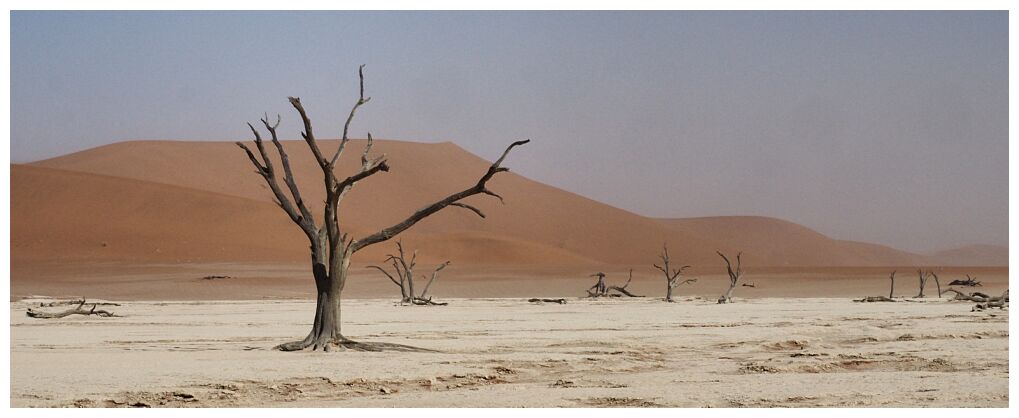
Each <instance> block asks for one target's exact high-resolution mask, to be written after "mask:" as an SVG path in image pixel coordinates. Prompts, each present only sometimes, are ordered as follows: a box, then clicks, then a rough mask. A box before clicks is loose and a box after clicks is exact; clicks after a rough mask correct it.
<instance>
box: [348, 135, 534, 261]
mask: <svg viewBox="0 0 1019 418" xmlns="http://www.w3.org/2000/svg"><path fill="white" fill-rule="evenodd" d="M528 142H531V140H529V139H526V140H523V141H517V142H514V143H512V144H510V146H509V147H506V150H505V151H503V153H502V156H500V157H499V159H498V160H496V161H495V162H494V163H492V165H491V166H489V167H488V171H487V172H485V174H484V175H483V176H481V179H480V180H478V183H477V184H475V185H474V186H473V187H470V188H467V189H465V190H463V191H460V192H457V193H453V194H451V195H449V196H447V197H446V198H444V199H442V200H439V201H438V202H435V203H432V204H430V205H428V206H425V207H423V208H421V209H419V210H418V211H417V212H414V213H413V214H412V215H411V216H410V217H408V218H407V219H405V220H403V221H402V222H400V223H397V224H396V225H393V226H390V227H388V228H384V229H382V230H380V231H378V232H376V233H374V234H371V235H369V236H367V237H364V238H361V239H359V240H356V241H353V242H351V243H350V249H351V251H352V252H357V251H359V250H361V249H363V248H364V247H367V246H369V245H372V244H377V243H380V242H382V241H386V240H388V239H390V238H392V237H394V236H396V235H397V234H399V233H401V232H403V231H405V230H407V228H410V227H411V226H414V224H416V223H418V222H420V221H421V220H422V219H424V218H426V217H428V216H430V215H432V214H434V213H435V212H438V211H440V210H442V209H444V208H446V207H447V206H450V205H452V204H453V203H457V202H458V201H460V200H462V199H464V198H466V197H469V196H473V195H476V194H481V193H485V194H491V192H490V191H489V192H488V193H486V190H487V189H486V185H487V183H488V181H489V180H491V179H492V177H493V176H494V175H495V174H496V173H500V172H503V171H507V170H509V169H508V168H505V167H502V166H501V164H502V161H503V160H504V159H506V155H507V154H509V152H510V150H512V149H513V148H514V147H517V146H520V145H524V144H526V143H528Z"/></svg>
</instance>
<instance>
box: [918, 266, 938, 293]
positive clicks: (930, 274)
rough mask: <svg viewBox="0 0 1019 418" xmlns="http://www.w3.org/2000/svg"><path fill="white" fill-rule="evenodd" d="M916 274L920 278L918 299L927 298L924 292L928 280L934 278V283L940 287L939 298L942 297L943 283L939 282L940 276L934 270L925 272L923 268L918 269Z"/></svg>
mask: <svg viewBox="0 0 1019 418" xmlns="http://www.w3.org/2000/svg"><path fill="white" fill-rule="evenodd" d="M916 274H917V276H919V278H920V294H918V295H916V297H918V298H926V297H927V296H924V294H923V291H924V287H925V286H927V280H929V279H930V278H932V277H933V278H934V283H935V284H936V285H937V286H938V297H939V298H940V297H941V281H940V280H938V275H937V273H934V270H924V269H922V268H918V269H916Z"/></svg>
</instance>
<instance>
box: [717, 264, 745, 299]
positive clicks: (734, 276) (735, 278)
mask: <svg viewBox="0 0 1019 418" xmlns="http://www.w3.org/2000/svg"><path fill="white" fill-rule="evenodd" d="M716 253H718V255H719V256H720V257H722V260H725V270H726V272H727V273H729V290H726V291H725V293H724V294H722V296H721V297H719V298H718V303H731V302H732V291H733V289H735V288H736V285H737V283H739V279H740V277H742V276H743V269H742V268H741V267H740V265H741V264H742V261H741V260H740V257H741V256H742V255H743V253H742V252H738V253H736V268H735V269H733V268H732V263H730V262H729V258H728V257H726V256H725V254H722V252H721V251H716Z"/></svg>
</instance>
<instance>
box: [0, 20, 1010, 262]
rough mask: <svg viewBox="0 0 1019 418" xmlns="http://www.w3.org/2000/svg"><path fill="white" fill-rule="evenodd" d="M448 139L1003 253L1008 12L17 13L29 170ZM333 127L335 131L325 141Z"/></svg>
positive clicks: (651, 207) (649, 209) (715, 204)
mask: <svg viewBox="0 0 1019 418" xmlns="http://www.w3.org/2000/svg"><path fill="white" fill-rule="evenodd" d="M359 64H367V67H366V77H367V86H366V87H367V90H368V91H367V94H368V95H370V96H372V97H373V100H372V102H371V103H370V104H369V105H368V106H366V107H365V108H363V111H361V112H359V114H358V119H357V122H356V123H355V126H354V133H355V134H357V136H361V135H363V133H364V132H365V131H366V130H369V129H370V130H371V131H372V133H373V134H374V135H375V136H376V137H378V138H389V139H404V140H415V141H423V142H439V141H453V142H455V143H457V144H459V145H460V146H462V147H463V148H465V149H467V150H469V151H471V152H473V153H475V154H478V155H480V156H482V157H485V158H488V159H491V158H493V157H494V156H496V155H498V153H499V152H500V151H501V150H502V148H503V147H504V146H505V145H506V144H507V143H508V142H510V141H513V140H516V139H520V138H531V139H533V140H534V142H533V143H532V144H531V145H529V146H528V147H527V149H526V150H525V152H520V153H516V154H515V155H514V156H513V158H512V161H511V162H510V164H509V166H510V167H512V169H513V170H514V171H516V172H518V173H520V174H522V175H524V176H527V177H530V178H532V179H535V180H538V181H541V182H544V183H548V184H550V185H553V186H556V187H560V188H563V189H566V190H569V191H572V192H576V193H579V194H581V195H584V196H587V197H590V198H592V199H595V200H598V201H601V202H605V203H608V204H610V205H613V206H617V207H620V208H623V209H627V210H630V211H633V212H636V213H639V214H643V215H647V216H656V217H687V216H713V215H761V216H773V217H778V218H783V219H787V220H790V221H793V222H797V223H800V224H803V225H806V226H808V227H811V228H814V229H816V230H818V231H820V232H822V233H824V234H827V235H829V236H832V237H834V238H839V239H850V240H859V241H868V242H874V243H879V244H886V245H891V246H894V247H897V248H901V249H905V250H911V251H927V250H937V249H946V248H951V247H956V246H961V245H967V244H976V243H984V244H997V245H1007V242H1008V232H1007V228H1008V14H1007V12H879V13H870V12H647V13H644V12H597V13H589V12H513V13H506V12H482V13H473V12H472V13H450V12H406V13H404V12H376V13H371V12H300V13H278V12H257V13H255V12H231V13H217V12H191V13H189V12H130V13H124V12H120V13H106V12H75V13H62V12H12V13H11V121H12V122H11V123H12V125H11V158H12V160H13V162H29V161H34V160H38V159H43V158H49V157H54V156H57V155H62V154H66V153H70V152H74V151H79V150H83V149H87V148H91V147H95V146H99V145H103V144H108V143H112V142H118V141H124V140H133V139H179V140H236V139H249V138H248V132H247V130H246V129H247V128H246V126H245V125H244V123H245V122H247V121H254V120H256V119H257V118H258V117H259V116H260V115H262V113H263V112H268V113H270V114H272V113H282V114H283V117H284V121H283V124H282V126H281V132H283V133H285V134H286V137H289V138H297V137H298V132H299V127H298V123H297V118H296V116H295V115H294V114H293V113H292V111H291V109H290V108H289V106H288V104H287V101H286V97H287V96H291V95H292V96H300V97H301V99H302V102H303V103H304V104H305V107H307V108H308V109H309V112H312V115H313V118H314V120H315V122H316V123H317V124H316V132H318V133H319V136H321V137H326V136H338V135H339V132H340V129H341V124H342V119H343V118H344V116H345V114H346V111H347V110H349V106H350V104H351V103H352V101H353V100H354V99H355V98H356V72H357V66H358V65H359ZM327 133H328V134H329V135H327Z"/></svg>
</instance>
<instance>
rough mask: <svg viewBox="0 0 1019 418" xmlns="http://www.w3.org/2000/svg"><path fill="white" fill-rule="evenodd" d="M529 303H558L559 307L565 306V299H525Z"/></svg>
mask: <svg viewBox="0 0 1019 418" xmlns="http://www.w3.org/2000/svg"><path fill="white" fill-rule="evenodd" d="M527 301H528V302H531V303H558V304H560V305H565V304H566V299H541V298H530V299H527Z"/></svg>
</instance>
